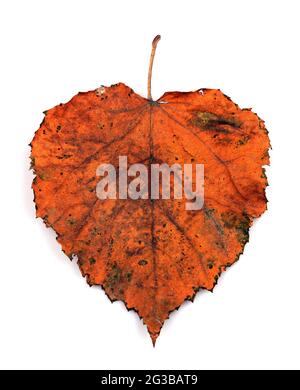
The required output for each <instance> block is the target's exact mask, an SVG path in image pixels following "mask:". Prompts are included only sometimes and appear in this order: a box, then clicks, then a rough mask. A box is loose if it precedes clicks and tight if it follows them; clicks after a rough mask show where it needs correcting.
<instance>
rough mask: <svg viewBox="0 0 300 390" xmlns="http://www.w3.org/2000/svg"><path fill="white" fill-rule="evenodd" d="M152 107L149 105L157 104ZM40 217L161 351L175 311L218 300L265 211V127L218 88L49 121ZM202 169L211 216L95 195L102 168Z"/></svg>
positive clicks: (96, 105) (124, 95) (39, 141)
mask: <svg viewBox="0 0 300 390" xmlns="http://www.w3.org/2000/svg"><path fill="white" fill-rule="evenodd" d="M150 97H151V96H150ZM31 146H32V154H31V159H32V166H33V169H34V171H35V174H36V177H35V179H34V181H33V190H34V195H35V202H36V214H37V217H40V218H42V219H43V220H44V222H45V223H46V225H47V226H49V227H52V228H53V229H54V230H55V231H56V233H57V240H58V242H59V243H60V244H61V246H62V250H63V251H64V252H65V253H66V255H67V256H69V257H70V258H72V257H73V256H74V255H77V256H78V265H79V267H80V270H81V272H82V275H83V276H86V277H87V281H88V283H89V284H90V285H100V286H102V287H103V289H104V290H105V292H106V294H107V295H108V297H109V298H110V299H111V300H112V301H115V300H121V301H123V302H124V303H125V305H126V307H127V308H128V309H134V310H135V311H136V312H137V313H138V315H139V316H140V317H141V318H142V319H143V320H144V323H145V324H146V325H147V327H148V331H149V333H150V335H151V338H152V340H153V343H155V340H156V338H157V337H158V335H159V333H160V330H161V327H162V325H163V323H164V321H165V320H166V319H167V318H168V316H169V314H170V312H172V311H173V310H174V309H176V308H178V307H179V306H180V305H181V304H182V303H183V301H184V300H186V299H190V300H192V299H193V298H194V296H195V294H196V292H197V291H198V290H199V289H207V290H212V289H213V288H214V286H215V284H216V281H217V279H218V277H219V275H220V273H221V272H222V271H223V270H225V268H226V267H228V266H230V265H231V264H233V263H234V262H235V261H236V260H237V259H238V258H239V255H240V254H241V253H242V251H243V248H244V246H245V244H246V242H247V241H248V238H249V233H248V232H249V227H250V226H251V224H252V222H253V219H254V218H256V217H259V216H260V215H261V214H262V213H263V212H264V211H265V209H266V196H265V188H266V185H267V180H266V177H265V174H264V170H263V166H264V165H266V164H268V163H269V157H268V149H269V146H270V144H269V139H268V135H267V131H266V129H265V126H264V122H263V121H262V120H261V119H259V118H258V116H257V115H256V114H255V113H253V112H252V111H251V110H249V109H240V108H239V107H238V106H237V105H236V104H234V103H233V102H232V101H231V100H230V98H228V97H227V96H226V95H224V94H223V93H222V92H221V91H219V90H214V89H201V90H197V91H194V92H188V93H183V92H168V93H165V94H164V95H163V96H162V97H161V98H160V99H158V100H157V101H152V100H151V99H145V98H143V97H141V96H139V95H137V94H136V93H134V92H133V91H132V89H130V88H129V87H127V86H125V85H124V84H122V83H120V84H117V85H112V86H111V87H101V88H98V89H97V90H95V91H90V92H86V93H79V94H78V95H76V96H74V97H73V98H72V99H71V100H70V101H69V102H68V103H66V104H60V105H58V106H56V107H54V108H52V109H50V110H48V111H47V113H46V115H45V118H44V120H43V122H42V124H41V126H40V128H39V129H38V131H37V132H36V134H35V136H34V139H33V141H32V144H31ZM119 156H128V165H131V164H134V163H143V164H146V165H148V166H149V168H150V165H151V164H153V163H159V164H160V163H167V164H169V165H170V166H171V165H172V164H174V163H178V164H181V165H183V164H185V163H192V164H195V163H201V164H204V167H205V184H204V188H205V197H204V205H203V208H202V209H201V210H197V211H187V210H186V208H185V205H186V199H169V200H165V199H158V200H151V199H137V200H132V199H115V200H114V199H107V200H100V199H99V198H98V197H97V195H96V186H97V183H98V181H99V177H97V175H96V170H97V167H98V166H99V165H100V164H101V163H111V164H113V165H114V166H116V167H117V166H118V157H119Z"/></svg>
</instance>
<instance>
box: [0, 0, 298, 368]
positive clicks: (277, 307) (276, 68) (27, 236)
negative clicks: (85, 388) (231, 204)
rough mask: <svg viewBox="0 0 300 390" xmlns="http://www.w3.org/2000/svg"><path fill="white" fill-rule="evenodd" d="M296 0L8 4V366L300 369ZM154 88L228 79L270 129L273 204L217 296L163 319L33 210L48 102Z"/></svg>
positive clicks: (4, 307) (4, 213)
mask: <svg viewBox="0 0 300 390" xmlns="http://www.w3.org/2000/svg"><path fill="white" fill-rule="evenodd" d="M299 11H300V8H299V1H291V0H290V1H288V0H285V1H275V0H272V1H262V0H259V1H254V0H251V1H240V0H239V1H228V0H227V1H211V0H210V1H199V0H197V1H188V0H185V1H176V0H172V1H166V0H165V1H162V0H159V1H156V0H151V1H141V0H139V1H124V0H123V1H116V0H110V1H88V0H84V1H61V0H60V1H54V0H51V1H29V0H27V1H1V6H0V37H1V49H0V66H1V72H0V78H1V80H0V95H1V102H0V103H1V104H0V107H1V135H0V137H1V138H0V148H1V153H0V157H1V193H0V196H1V203H0V207H1V214H0V216H1V224H0V229H1V252H0V262H1V264H0V316H1V318H0V368H2V369H4V368H9V369H12V368H14V369H17V368H18V369H42V368H44V369H54V368H56V369H122V368H132V369H134V368H143V369H150V368H161V369H163V368H170V369H171V368H173V369H182V368H185V369H229V368H234V369H254V368H258V369H263V368H264V369H268V368H269V369H277V368H297V369H300V356H299V354H300V350H299V348H300V332H299V330H300V310H299V306H300V301H299V300H300V283H299V277H300V255H299V242H300V239H299V234H300V230H299V217H300V215H299V214H300V213H299V210H300V207H299V201H300V191H299V148H300V125H299V123H300V120H299V117H300V108H299V106H300V98H299V87H300V76H299V73H300V61H299V60H300V57H299V38H300V27H299V26H300V23H299V14H300V12H299ZM156 34H161V35H162V40H161V42H160V43H159V46H158V49H157V53H156V59H155V64H154V75H153V77H154V80H153V97H154V98H158V97H159V96H160V95H162V94H163V92H164V91H169V90H181V91H188V90H193V89H197V88H200V87H208V88H220V89H221V90H222V91H223V92H224V93H226V94H227V95H229V96H231V98H232V99H233V100H234V101H235V102H237V103H238V104H239V105H240V106H241V107H253V110H254V111H255V112H257V113H258V114H259V115H260V116H261V117H262V118H263V119H264V120H265V121H266V125H267V128H268V129H269V131H270V137H271V142H272V146H273V150H272V152H271V167H270V168H269V169H268V170H267V174H268V178H269V183H270V187H269V188H268V190H267V195H268V198H269V204H268V211H267V212H266V213H265V214H264V215H263V216H262V217H261V218H260V219H259V221H257V222H256V223H255V225H254V227H253V228H252V229H251V236H250V243H249V244H247V246H246V249H245V253H244V255H243V256H241V258H240V261H239V262H238V263H237V264H236V265H234V266H233V267H232V268H231V269H229V270H228V271H227V272H226V273H225V274H224V275H223V276H222V277H221V279H220V281H219V284H218V286H217V287H216V289H215V291H214V293H213V294H211V293H208V292H202V293H200V294H199V295H198V296H197V298H196V299H195V302H194V303H193V304H192V303H186V304H184V305H183V306H182V307H181V308H180V310H179V311H178V312H174V313H173V314H172V315H171V319H170V320H168V321H167V322H166V324H165V326H164V327H163V329H162V332H161V335H160V337H159V338H158V341H157V345H156V348H155V349H154V348H153V347H152V344H151V341H150V338H149V336H148V334H147V331H146V328H145V327H144V326H143V325H142V323H141V321H140V320H139V319H138V317H137V315H136V314H135V313H134V312H127V311H126V309H125V307H124V305H123V304H122V303H120V302H118V303H114V304H111V303H110V302H109V300H108V298H107V297H106V296H105V294H104V293H103V291H101V290H100V289H99V288H95V287H93V288H89V287H88V285H87V284H86V282H85V280H84V279H83V278H82V277H81V276H80V273H79V270H78V269H77V266H76V264H73V263H71V262H70V261H69V260H68V259H67V258H66V257H65V256H64V255H63V253H62V252H61V250H60V247H59V245H58V244H57V242H56V240H55V234H54V232H53V231H51V230H50V229H46V227H45V226H44V225H43V223H42V221H41V220H36V219H35V210H34V204H33V201H32V200H33V194H32V191H31V189H30V185H31V181H32V178H33V175H32V172H30V171H29V170H28V166H29V158H28V156H29V153H30V150H29V147H28V146H27V145H28V144H29V142H30V141H31V139H32V137H33V134H34V131H35V130H36V129H37V128H38V127H39V124H40V122H41V121H42V119H43V114H42V112H43V111H44V110H46V109H48V108H51V107H53V106H54V105H56V104H58V103H60V102H66V101H68V100H69V99H70V98H71V97H72V96H73V95H75V94H76V93H77V92H78V91H86V90H91V89H95V88H97V87H98V86H100V85H101V84H105V85H110V84H112V83H116V82H119V81H122V82H124V83H126V84H127V85H129V86H130V87H132V88H133V89H134V90H135V91H136V92H137V93H140V94H142V95H144V96H145V93H146V77H147V67H148V59H149V53H150V46H151V41H152V39H153V37H154V36H155V35H156Z"/></svg>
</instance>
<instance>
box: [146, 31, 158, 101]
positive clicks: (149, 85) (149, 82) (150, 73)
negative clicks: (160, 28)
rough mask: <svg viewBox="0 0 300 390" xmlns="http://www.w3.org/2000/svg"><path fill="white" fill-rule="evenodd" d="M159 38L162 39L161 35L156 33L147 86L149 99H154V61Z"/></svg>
mask: <svg viewBox="0 0 300 390" xmlns="http://www.w3.org/2000/svg"><path fill="white" fill-rule="evenodd" d="M159 40H160V35H156V37H155V38H154V39H153V41H152V50H151V56H150V63H149V70H148V88H147V91H148V100H153V99H152V95H151V79H152V68H153V61H154V56H155V51H156V46H157V44H158V41H159Z"/></svg>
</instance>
